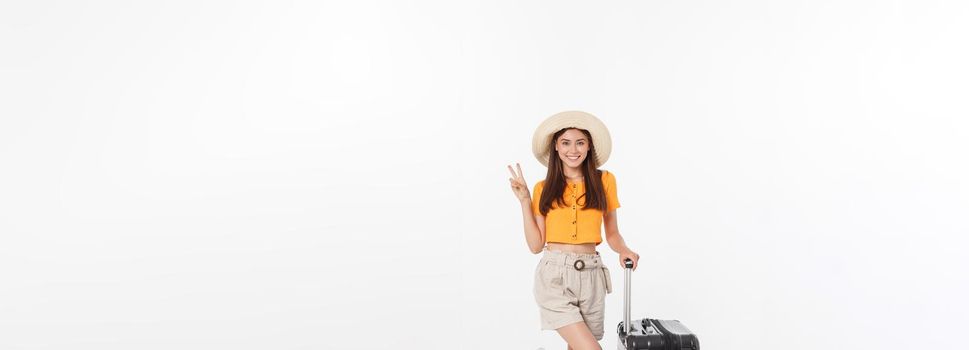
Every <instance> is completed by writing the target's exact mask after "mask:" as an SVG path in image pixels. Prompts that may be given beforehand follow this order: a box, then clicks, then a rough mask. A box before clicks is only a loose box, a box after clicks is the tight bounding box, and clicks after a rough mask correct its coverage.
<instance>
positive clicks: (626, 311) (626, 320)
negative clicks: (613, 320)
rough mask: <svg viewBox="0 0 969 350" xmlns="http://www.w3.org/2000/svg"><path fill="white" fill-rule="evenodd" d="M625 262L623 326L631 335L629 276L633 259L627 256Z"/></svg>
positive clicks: (627, 333) (626, 332)
mask: <svg viewBox="0 0 969 350" xmlns="http://www.w3.org/2000/svg"><path fill="white" fill-rule="evenodd" d="M624 263H625V265H626V268H624V269H623V270H624V272H625V281H624V282H623V286H625V290H624V291H623V295H622V305H623V314H622V328H623V331H624V332H625V334H626V335H629V327H630V326H629V325H630V323H629V322H631V320H630V319H629V290H630V283H629V282H630V281H629V278H630V275H632V272H633V260H632V259H630V258H626V260H625V262H624Z"/></svg>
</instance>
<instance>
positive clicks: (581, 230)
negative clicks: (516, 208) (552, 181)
mask: <svg viewBox="0 0 969 350" xmlns="http://www.w3.org/2000/svg"><path fill="white" fill-rule="evenodd" d="M544 185H545V180H542V181H539V182H538V183H536V184H535V191H534V194H533V195H532V212H533V213H534V214H535V216H536V217H538V216H539V215H542V213H541V212H540V211H539V208H538V206H539V200H541V198H542V188H543V187H544ZM602 185H603V187H604V189H605V191H606V208H607V211H611V210H615V209H616V208H619V199H618V198H617V197H616V177H615V176H614V175H613V174H612V173H610V172H608V171H605V170H603V171H602ZM584 193H585V183H583V182H578V183H568V186H567V187H566V188H565V192H564V194H563V196H564V197H565V198H564V199H565V204H566V206H565V207H557V206H558V204H557V203H555V202H552V208H550V209H549V210H548V216H546V217H545V241H546V242H552V243H570V244H580V243H595V244H596V245H597V246H598V245H599V244H600V243H602V217H603V215H605V214H604V213H603V212H602V210H598V209H583V206H584V205H585V197H582V194H584ZM580 197H581V198H580ZM576 198H579V203H578V206H576V205H575V199H576Z"/></svg>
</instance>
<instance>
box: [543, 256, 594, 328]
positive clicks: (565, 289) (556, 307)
mask: <svg viewBox="0 0 969 350" xmlns="http://www.w3.org/2000/svg"><path fill="white" fill-rule="evenodd" d="M534 293H535V301H536V302H537V303H538V308H539V313H540V315H541V319H542V329H543V330H546V329H547V330H553V329H558V328H561V327H562V326H566V325H569V324H572V323H575V322H585V323H586V324H587V325H588V326H589V330H591V331H592V335H593V336H595V338H596V340H602V336H603V334H604V332H603V322H604V320H605V309H606V294H609V293H612V279H611V278H610V276H609V269H608V268H606V266H605V265H604V264H603V263H602V257H600V256H599V252H596V253H595V254H578V253H570V252H562V251H556V250H549V249H548V248H545V251H544V252H543V253H542V259H541V261H539V263H538V267H537V268H536V269H535V288H534Z"/></svg>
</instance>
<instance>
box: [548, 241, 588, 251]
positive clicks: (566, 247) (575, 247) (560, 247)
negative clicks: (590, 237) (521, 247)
mask: <svg viewBox="0 0 969 350" xmlns="http://www.w3.org/2000/svg"><path fill="white" fill-rule="evenodd" d="M545 246H546V247H548V250H557V251H561V252H570V253H579V254H595V252H596V244H595V243H581V244H569V243H555V242H548V243H545Z"/></svg>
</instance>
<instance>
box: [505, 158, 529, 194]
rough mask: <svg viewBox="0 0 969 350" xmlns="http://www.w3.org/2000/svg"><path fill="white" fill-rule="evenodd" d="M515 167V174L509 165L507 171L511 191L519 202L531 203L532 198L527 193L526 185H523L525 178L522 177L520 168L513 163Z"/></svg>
mask: <svg viewBox="0 0 969 350" xmlns="http://www.w3.org/2000/svg"><path fill="white" fill-rule="evenodd" d="M515 166H516V167H518V172H517V173H516V172H515V170H513V169H512V168H511V165H509V166H508V171H510V172H511V177H509V178H508V181H509V182H511V190H512V191H514V192H515V196H516V197H518V200H519V201H522V202H525V201H528V202H529V203H531V201H532V199H531V197H532V196H531V195H530V194H529V193H528V185H527V184H525V177H524V176H522V167H521V165H519V164H518V163H515Z"/></svg>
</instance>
